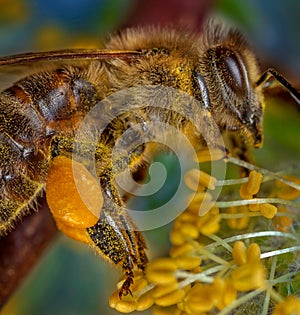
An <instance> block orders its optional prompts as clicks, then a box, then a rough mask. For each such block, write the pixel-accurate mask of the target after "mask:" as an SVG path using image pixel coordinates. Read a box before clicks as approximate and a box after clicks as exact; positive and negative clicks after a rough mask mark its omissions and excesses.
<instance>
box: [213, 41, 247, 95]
mask: <svg viewBox="0 0 300 315" xmlns="http://www.w3.org/2000/svg"><path fill="white" fill-rule="evenodd" d="M213 59H214V64H215V67H216V70H217V73H218V77H219V79H220V81H221V84H222V85H223V86H224V87H225V88H226V89H227V90H228V91H230V92H233V93H235V94H237V95H238V96H244V95H247V94H248V90H249V82H248V81H249V80H248V74H247V69H246V66H245V64H244V62H243V60H242V58H241V56H240V55H239V54H238V53H235V52H233V51H232V50H230V49H228V48H224V47H222V46H220V47H217V48H216V49H215V52H214V58H213Z"/></svg>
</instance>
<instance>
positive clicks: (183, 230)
mask: <svg viewBox="0 0 300 315" xmlns="http://www.w3.org/2000/svg"><path fill="white" fill-rule="evenodd" d="M218 154H219V155H218ZM214 155H215V157H220V158H221V157H223V156H222V154H221V153H220V152H218V151H216V152H215V153H214ZM210 156H211V155H210ZM198 158H199V161H201V162H206V161H207V160H208V158H209V154H208V152H204V155H203V156H201V154H200V153H199V154H198ZM264 177H265V175H263V173H262V172H259V171H255V170H252V171H250V173H249V177H248V178H242V179H241V180H240V181H239V180H237V181H234V184H232V185H234V189H235V190H234V193H237V194H236V195H238V194H239V195H240V197H242V199H240V198H239V200H235V201H232V202H231V201H229V203H228V202H227V200H228V199H226V195H225V198H224V199H223V200H222V197H224V195H223V192H221V195H220V197H219V198H218V200H214V198H213V190H214V189H215V188H216V187H217V186H218V185H219V182H218V180H217V179H216V178H214V177H212V176H210V175H209V174H207V173H205V172H203V171H202V170H196V169H192V170H190V171H189V172H187V173H186V174H185V177H184V181H185V184H186V186H187V187H188V188H189V189H190V190H191V191H192V193H191V195H190V197H189V198H188V204H189V205H188V207H187V209H186V210H185V211H184V212H182V213H181V214H180V215H179V216H178V217H177V218H176V219H175V221H174V223H173V228H172V230H171V232H170V242H171V248H170V251H169V256H168V257H164V258H157V259H154V260H152V261H150V263H149V264H148V265H147V267H146V270H145V274H141V273H139V274H137V275H136V276H135V278H134V284H133V286H132V287H131V292H132V294H131V295H130V294H128V295H127V296H125V297H122V298H121V299H120V298H119V291H118V290H117V291H116V292H115V293H113V295H112V296H111V298H110V301H109V303H110V306H111V307H112V308H114V309H116V310H118V311H119V312H121V313H130V312H133V311H142V310H146V309H151V312H152V313H151V314H152V315H168V314H172V315H212V314H222V315H229V314H234V313H235V310H237V309H239V308H240V309H239V313H238V314H241V313H243V311H241V310H245V309H247V307H246V306H243V305H244V304H247V303H248V305H252V307H253V305H254V304H255V303H257V305H256V310H255V311H249V313H248V312H245V315H246V314H262V315H267V314H271V312H273V313H272V314H273V315H279V314H282V315H300V312H299V307H300V302H299V298H297V297H296V296H288V297H287V298H285V295H281V294H279V291H280V292H281V291H284V290H285V289H282V287H283V288H286V287H284V285H285V286H289V288H290V287H291V286H292V284H290V283H291V282H292V281H294V280H293V279H294V277H296V276H297V275H298V274H299V271H300V263H299V262H298V263H299V267H298V269H297V268H296V267H294V269H295V270H290V269H289V267H288V266H289V263H286V265H285V268H287V269H283V266H284V264H283V263H282V262H281V263H279V262H278V259H279V258H281V257H283V255H284V253H289V256H288V257H289V259H290V260H291V261H293V259H294V255H298V258H300V254H299V252H300V246H299V244H300V240H299V237H298V236H294V234H293V235H292V234H291V227H292V225H293V223H294V220H293V217H292V214H291V212H290V211H289V208H288V207H287V206H286V205H285V204H282V205H280V204H279V205H278V206H275V205H273V203H275V204H276V200H277V201H280V200H279V197H281V198H283V197H284V194H287V195H288V196H291V197H292V196H293V197H295V196H298V195H297V194H296V192H297V193H299V190H298V189H296V188H294V187H290V186H289V183H288V182H281V181H276V185H273V186H274V189H273V190H272V191H271V192H270V190H268V191H267V193H268V197H269V196H271V198H267V197H259V196H260V195H261V194H265V192H264V191H262V187H263V186H262V185H261V184H262V182H263V181H264V180H265V178H264ZM274 179H276V178H271V179H268V180H274ZM286 179H287V180H289V181H291V182H294V183H296V184H298V183H299V182H298V181H297V180H296V179H295V178H291V177H289V178H286ZM224 182H226V180H225V181H224ZM230 183H231V182H230ZM225 184H226V183H225ZM230 185H231V184H230ZM236 185H240V186H239V188H240V190H239V191H237V190H236ZM232 196H234V194H232ZM288 200H290V199H288ZM283 201H284V200H283ZM226 202H227V203H226ZM227 204H229V206H226V205H227ZM261 222H264V223H261ZM265 226H268V227H269V228H270V227H271V228H272V229H273V230H272V229H271V230H263V228H264V227H265ZM242 231H243V233H242ZM277 238H280V239H279V240H277ZM289 238H290V239H291V241H287V239H289ZM284 242H286V243H284ZM265 243H266V244H265ZM281 243H282V244H286V245H285V246H283V245H282V244H281ZM276 246H282V248H281V247H278V248H277V247H276ZM277 257H279V258H277ZM277 269H278V273H277ZM122 281H123V280H121V281H120V283H119V284H118V287H119V288H120V287H121V285H122ZM298 287H299V285H298ZM289 290H291V289H289ZM292 293H293V291H292ZM256 297H259V298H257V302H255V301H256V300H255V298H256ZM263 297H265V301H264V303H263V305H262V303H261V301H262V300H263ZM270 301H271V302H270ZM274 305H275V306H274Z"/></svg>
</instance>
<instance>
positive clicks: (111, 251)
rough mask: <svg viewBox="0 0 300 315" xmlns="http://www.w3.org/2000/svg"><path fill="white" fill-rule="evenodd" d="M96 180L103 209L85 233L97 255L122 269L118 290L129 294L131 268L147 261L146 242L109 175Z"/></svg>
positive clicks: (121, 294)
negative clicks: (102, 190)
mask: <svg viewBox="0 0 300 315" xmlns="http://www.w3.org/2000/svg"><path fill="white" fill-rule="evenodd" d="M100 183H101V187H102V188H103V189H104V193H103V197H104V204H103V208H102V209H101V213H100V218H99V220H98V222H97V223H96V224H95V225H94V226H92V227H89V228H87V232H88V234H89V236H90V238H91V240H92V241H93V244H94V247H95V248H96V250H97V251H98V252H99V254H100V255H101V256H103V257H104V258H106V259H108V260H109V261H111V262H113V263H114V264H115V265H117V266H121V267H122V268H123V273H124V275H125V281H124V283H123V285H122V288H121V289H120V293H119V294H120V296H123V295H127V294H128V293H130V286H131V284H132V283H133V278H134V270H136V269H137V270H140V271H142V272H143V271H144V268H145V265H146V263H147V261H148V260H147V256H146V253H145V249H146V244H145V241H144V239H143V236H142V234H141V233H140V232H139V231H138V229H137V227H136V225H135V223H134V222H133V221H132V220H131V218H130V217H129V215H128V214H127V212H126V208H125V204H124V203H123V201H122V200H121V198H120V196H119V194H118V192H117V189H116V188H115V187H114V185H113V184H112V182H111V180H110V179H109V176H105V177H102V178H101V179H100Z"/></svg>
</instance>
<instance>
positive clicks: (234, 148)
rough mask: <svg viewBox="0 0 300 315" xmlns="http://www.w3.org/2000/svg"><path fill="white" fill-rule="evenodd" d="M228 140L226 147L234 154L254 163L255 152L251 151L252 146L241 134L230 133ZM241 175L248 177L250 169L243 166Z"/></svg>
mask: <svg viewBox="0 0 300 315" xmlns="http://www.w3.org/2000/svg"><path fill="white" fill-rule="evenodd" d="M226 140H227V144H226V147H227V148H228V149H229V152H230V153H231V154H232V155H233V156H235V157H238V158H239V159H241V160H243V161H246V162H248V163H253V154H252V152H251V151H252V147H251V146H250V145H248V144H247V143H246V142H245V140H244V139H243V137H241V135H237V134H236V133H230V134H229V135H228V137H227V139H226ZM240 175H241V177H247V176H248V175H249V170H248V169H246V168H243V167H241V169H240Z"/></svg>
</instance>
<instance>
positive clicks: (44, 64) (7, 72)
mask: <svg viewBox="0 0 300 315" xmlns="http://www.w3.org/2000/svg"><path fill="white" fill-rule="evenodd" d="M141 54H142V53H141V52H139V51H127V50H97V49H90V50H86V49H70V50H56V51H47V52H30V53H24V54H17V55H11V56H7V57H1V58H0V91H1V90H3V89H5V88H8V87H10V86H11V85H12V83H14V82H16V81H18V80H19V79H20V78H22V77H25V76H28V75H30V74H33V73H35V72H39V71H41V70H50V69H51V68H55V67H57V66H58V65H62V64H64V65H65V64H74V62H78V63H79V62H83V61H92V60H105V59H116V58H117V59H123V60H131V59H135V58H139V57H140V56H141Z"/></svg>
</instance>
